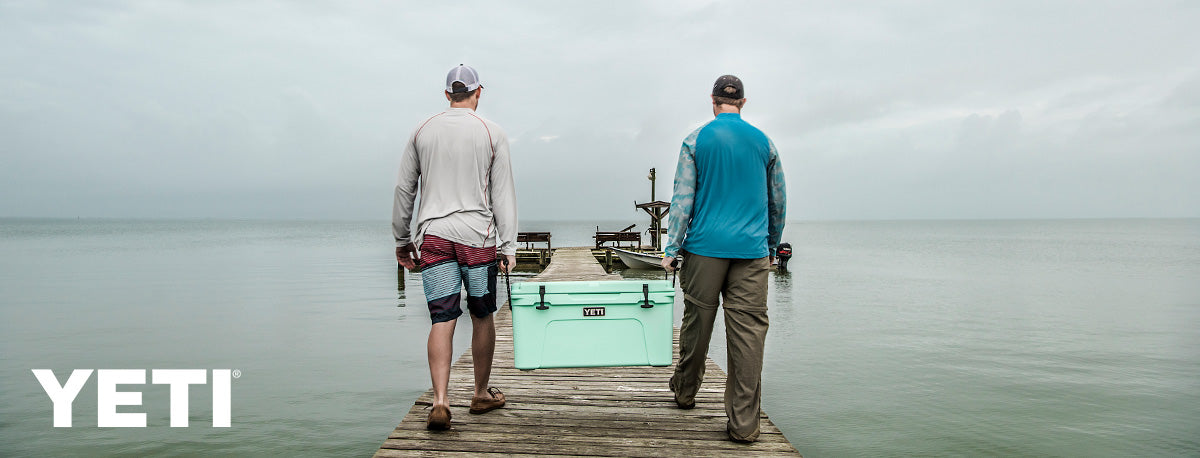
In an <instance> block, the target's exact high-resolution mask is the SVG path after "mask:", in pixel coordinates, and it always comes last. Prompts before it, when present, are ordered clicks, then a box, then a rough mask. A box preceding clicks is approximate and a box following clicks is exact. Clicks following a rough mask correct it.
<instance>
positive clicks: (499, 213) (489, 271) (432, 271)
mask: <svg viewBox="0 0 1200 458" xmlns="http://www.w3.org/2000/svg"><path fill="white" fill-rule="evenodd" d="M482 93H483V86H482V85H480V84H479V74H478V73H476V72H475V69H473V68H471V67H468V66H466V65H459V66H458V67H455V68H453V69H451V70H450V73H449V74H448V75H446V92H445V95H446V99H447V100H448V101H449V102H450V108H449V109H447V110H446V111H443V112H441V113H438V114H436V115H433V116H431V117H430V118H428V119H426V120H424V121H422V122H421V123H420V124H418V125H417V127H416V129H414V130H413V133H412V136H411V137H410V138H409V139H408V143H407V144H406V145H405V147H404V155H403V157H402V158H401V160H400V176H399V179H398V180H397V183H396V196H395V205H394V206H393V209H392V233H393V235H394V236H395V239H396V261H398V262H399V263H400V265H402V266H404V267H405V268H407V269H413V268H415V267H416V264H417V263H420V264H421V269H422V273H421V280H422V283H423V285H424V289H425V299H426V301H427V302H428V305H429V316H430V319H431V320H432V321H433V327H432V328H431V329H430V330H429V342H428V347H429V349H428V351H429V373H430V377H431V378H432V379H433V408H432V409H431V410H430V413H429V419H428V422H427V423H426V426H427V427H428V428H429V429H432V430H444V429H448V428H450V403H449V401H448V400H447V395H446V392H447V390H448V388H449V383H450V359H451V357H452V356H453V337H454V324H455V323H456V322H457V321H458V317H459V316H460V315H462V313H463V311H462V307H461V306H460V305H459V303H460V302H461V299H462V298H461V293H462V290H463V287H464V286H465V287H466V291H467V301H466V302H467V309H469V310H470V312H471V325H472V334H471V355H472V357H473V363H474V367H475V395H474V397H473V398H472V400H471V409H470V412H471V413H473V414H479V413H484V412H488V411H491V410H494V409H497V408H500V407H502V406H504V394H503V393H501V392H500V390H498V389H496V388H491V387H489V386H488V379H489V378H490V377H491V372H492V355H493V353H494V352H495V349H496V328H495V324H494V322H493V320H492V313H493V312H495V311H496V274H497V271H498V269H499V268H502V269H505V270H506V271H512V268H513V265H514V264H516V254H517V246H516V240H517V205H516V201H517V198H516V191H515V189H514V188H513V177H512V166H511V164H510V163H509V155H508V136H507V135H506V134H505V133H504V130H503V129H501V128H500V126H498V125H496V124H495V123H493V122H491V121H488V120H486V119H483V118H482V117H480V116H479V115H477V114H475V109H476V108H477V107H478V106H479V97H480V96H481V95H482ZM418 184H419V185H420V190H421V205H420V208H419V209H418V211H417V214H418V217H417V224H416V233H415V234H412V233H410V226H411V222H412V217H413V206H414V201H415V199H416V195H417V188H418ZM497 252H499V254H501V255H503V259H502V261H503V262H501V263H500V265H499V266H498V265H497V262H496V260H497V256H496V255H497Z"/></svg>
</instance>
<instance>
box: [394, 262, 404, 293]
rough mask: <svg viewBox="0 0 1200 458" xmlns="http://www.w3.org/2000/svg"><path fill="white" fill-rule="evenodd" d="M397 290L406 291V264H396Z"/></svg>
mask: <svg viewBox="0 0 1200 458" xmlns="http://www.w3.org/2000/svg"><path fill="white" fill-rule="evenodd" d="M396 290H397V291H404V266H402V265H400V264H399V263H397V264H396Z"/></svg>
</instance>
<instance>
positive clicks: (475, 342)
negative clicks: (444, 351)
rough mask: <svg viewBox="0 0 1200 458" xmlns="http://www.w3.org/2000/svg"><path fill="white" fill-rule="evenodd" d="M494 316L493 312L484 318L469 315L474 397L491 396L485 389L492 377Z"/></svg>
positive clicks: (494, 343) (494, 350) (494, 342)
mask: <svg viewBox="0 0 1200 458" xmlns="http://www.w3.org/2000/svg"><path fill="white" fill-rule="evenodd" d="M494 316H496V314H494V313H492V314H489V315H488V316H487V317H484V318H479V317H476V316H475V315H471V364H472V365H473V366H474V367H475V397H476V398H491V395H490V394H488V392H487V389H488V379H489V378H491V377H492V355H493V354H495V352H496V323H495V320H493V319H492V317H494ZM447 367H448V366H447Z"/></svg>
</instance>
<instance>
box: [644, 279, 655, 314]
mask: <svg viewBox="0 0 1200 458" xmlns="http://www.w3.org/2000/svg"><path fill="white" fill-rule="evenodd" d="M642 297H643V298H644V300H645V302H643V303H642V308H644V309H648V308H651V307H654V304H651V303H650V284H648V283H642Z"/></svg>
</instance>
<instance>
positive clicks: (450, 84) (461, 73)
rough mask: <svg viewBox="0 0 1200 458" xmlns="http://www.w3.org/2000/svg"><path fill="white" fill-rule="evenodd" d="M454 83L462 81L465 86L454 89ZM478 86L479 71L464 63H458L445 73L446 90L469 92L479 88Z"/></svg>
mask: <svg viewBox="0 0 1200 458" xmlns="http://www.w3.org/2000/svg"><path fill="white" fill-rule="evenodd" d="M454 83H463V85H465V86H467V87H466V88H465V89H463V88H459V89H458V90H455V89H454ZM479 86H480V84H479V73H478V72H476V71H475V69H473V68H471V67H468V66H466V65H463V64H458V66H457V67H454V68H452V69H450V73H447V74H446V92H451V93H453V92H471V91H474V90H476V89H479Z"/></svg>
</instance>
